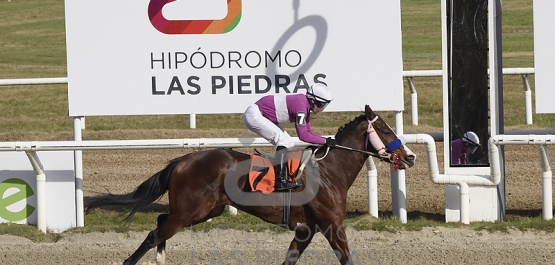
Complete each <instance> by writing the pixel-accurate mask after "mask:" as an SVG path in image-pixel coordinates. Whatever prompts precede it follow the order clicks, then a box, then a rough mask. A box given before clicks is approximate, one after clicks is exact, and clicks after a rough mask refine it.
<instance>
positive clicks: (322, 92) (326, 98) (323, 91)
mask: <svg viewBox="0 0 555 265" xmlns="http://www.w3.org/2000/svg"><path fill="white" fill-rule="evenodd" d="M306 96H307V97H308V98H311V99H314V100H315V101H316V102H317V104H316V105H317V106H318V107H320V108H321V109H322V110H323V109H324V108H326V107H327V106H328V104H329V103H330V102H331V101H332V100H333V98H332V97H331V90H330V89H329V88H328V86H326V85H324V84H321V83H317V84H314V85H312V86H310V87H309V88H308V91H306Z"/></svg>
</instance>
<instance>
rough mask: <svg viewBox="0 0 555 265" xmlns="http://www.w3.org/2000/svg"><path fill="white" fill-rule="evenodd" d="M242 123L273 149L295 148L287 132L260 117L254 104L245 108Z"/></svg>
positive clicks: (260, 114) (258, 110)
mask: <svg viewBox="0 0 555 265" xmlns="http://www.w3.org/2000/svg"><path fill="white" fill-rule="evenodd" d="M243 123H245V126H246V127H247V128H248V129H249V130H251V131H253V132H255V133H256V134H258V135H260V136H261V137H262V138H264V139H266V140H267V141H268V142H270V143H271V144H273V145H274V146H275V147H278V146H285V147H287V149H292V148H293V147H295V142H294V141H293V138H292V137H291V136H290V135H289V134H288V133H287V131H285V130H284V129H283V128H281V126H279V125H276V124H274V123H273V122H271V121H270V120H268V119H266V118H265V117H264V116H262V113H261V112H260V109H259V108H258V105H256V104H252V105H250V106H249V107H248V108H247V110H246V111H245V114H244V115H243Z"/></svg>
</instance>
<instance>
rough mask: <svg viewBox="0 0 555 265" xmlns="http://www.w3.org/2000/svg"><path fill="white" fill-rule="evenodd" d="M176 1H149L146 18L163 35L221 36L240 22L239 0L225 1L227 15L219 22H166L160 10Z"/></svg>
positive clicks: (240, 9) (240, 8)
mask: <svg viewBox="0 0 555 265" xmlns="http://www.w3.org/2000/svg"><path fill="white" fill-rule="evenodd" d="M174 1H176V0H150V3H149V5H148V17H149V18H150V23H152V25H153V26H154V28H156V29H157V30H158V31H160V32H162V33H165V34H223V33H227V32H230V31H232V30H233V29H234V28H235V27H236V26H237V24H239V21H240V20H241V11H242V6H241V0H227V15H226V16H225V17H224V18H223V19H220V20H168V19H166V18H165V17H164V15H163V14H162V9H163V8H164V6H165V5H167V4H168V3H171V2H174Z"/></svg>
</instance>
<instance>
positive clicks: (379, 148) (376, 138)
mask: <svg viewBox="0 0 555 265" xmlns="http://www.w3.org/2000/svg"><path fill="white" fill-rule="evenodd" d="M364 114H365V115H366V119H367V120H368V129H367V133H368V141H367V143H366V144H365V146H366V150H367V151H369V152H372V153H374V152H375V153H377V154H379V156H380V157H383V159H384V160H386V161H388V162H390V163H392V164H393V166H394V168H395V169H406V168H409V167H412V166H414V161H415V159H416V155H415V154H414V153H413V152H412V151H411V150H410V149H409V148H408V147H407V146H405V141H404V138H400V137H397V135H396V134H395V132H394V131H393V130H392V129H391V127H390V126H389V125H388V124H387V123H386V122H385V121H384V120H383V119H382V118H381V117H379V116H378V115H376V113H374V111H372V109H371V108H370V106H368V105H366V107H365V109H364Z"/></svg>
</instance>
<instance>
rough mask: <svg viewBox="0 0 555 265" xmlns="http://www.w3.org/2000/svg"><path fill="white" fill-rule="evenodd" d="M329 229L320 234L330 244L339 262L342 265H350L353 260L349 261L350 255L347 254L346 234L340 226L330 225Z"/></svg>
mask: <svg viewBox="0 0 555 265" xmlns="http://www.w3.org/2000/svg"><path fill="white" fill-rule="evenodd" d="M329 227H330V229H326V230H324V231H322V234H323V235H324V236H325V237H326V239H327V240H328V242H329V243H330V246H331V248H332V249H333V252H334V253H335V256H336V257H337V259H338V260H339V262H340V263H341V264H343V265H345V264H347V265H352V264H354V263H353V260H352V259H351V253H350V252H349V244H348V243H347V233H345V229H344V228H343V226H342V225H336V224H332V225H330V226H329Z"/></svg>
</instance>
